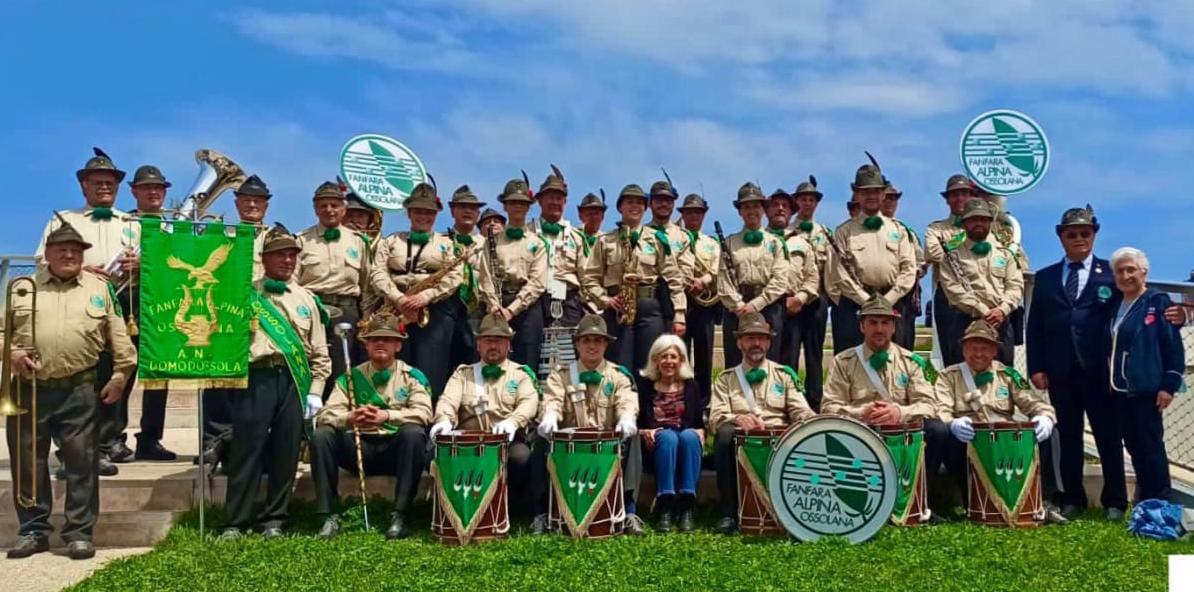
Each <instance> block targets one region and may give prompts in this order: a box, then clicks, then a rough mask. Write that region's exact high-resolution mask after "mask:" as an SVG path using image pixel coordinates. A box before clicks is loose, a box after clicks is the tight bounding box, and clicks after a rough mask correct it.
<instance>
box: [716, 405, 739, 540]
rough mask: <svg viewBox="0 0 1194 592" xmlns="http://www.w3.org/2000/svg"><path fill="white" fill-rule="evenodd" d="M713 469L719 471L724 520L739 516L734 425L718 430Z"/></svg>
mask: <svg viewBox="0 0 1194 592" xmlns="http://www.w3.org/2000/svg"><path fill="white" fill-rule="evenodd" d="M713 468H714V469H716V471H717V508H718V510H720V511H721V516H722V517H723V518H735V517H737V516H738V459H737V458H735V455H734V424H732V423H727V424H724V425H722V426H721V427H719V428H717V434H716V435H715V436H714V438H713Z"/></svg>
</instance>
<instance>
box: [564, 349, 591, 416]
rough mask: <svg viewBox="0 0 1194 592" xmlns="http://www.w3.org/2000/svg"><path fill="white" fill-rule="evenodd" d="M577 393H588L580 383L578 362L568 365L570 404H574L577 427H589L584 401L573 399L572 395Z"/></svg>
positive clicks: (573, 409)
mask: <svg viewBox="0 0 1194 592" xmlns="http://www.w3.org/2000/svg"><path fill="white" fill-rule="evenodd" d="M576 392H582V393H584V392H586V388H585V385H584V384H582V383H581V382H580V368H579V367H578V366H577V362H571V363H569V364H568V402H570V403H572V411H573V413H575V414H576V425H579V426H583V425H588V421H589V418H588V413H587V412H586V410H585V402H584V400H580V401H575V400H573V399H572V394H573V393H576Z"/></svg>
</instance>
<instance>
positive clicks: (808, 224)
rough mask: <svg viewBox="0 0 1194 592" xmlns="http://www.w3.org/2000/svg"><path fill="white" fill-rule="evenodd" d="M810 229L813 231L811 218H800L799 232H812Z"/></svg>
mask: <svg viewBox="0 0 1194 592" xmlns="http://www.w3.org/2000/svg"><path fill="white" fill-rule="evenodd" d="M812 231H813V221H812V220H801V221H800V232H812Z"/></svg>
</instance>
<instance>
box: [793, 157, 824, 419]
mask: <svg viewBox="0 0 1194 592" xmlns="http://www.w3.org/2000/svg"><path fill="white" fill-rule="evenodd" d="M792 197H793V199H794V200H795V201H796V215H795V216H794V217H793V220H792V231H794V232H796V233H797V234H799V235H800V236H801V237H803V238H804V239H805V240H806V241H808V243H809V244H810V245H812V247H813V253H814V255H815V256H814V263H815V264H816V266H817V271H816V275H817V282H818V283H817V291H816V293H815V294H811V295H809V294H807V293H806V295H807V296H808V297H807V298H805V299H804V302H803V304H802V305H801V306H800V310H799V312H797V313H796V314H794V315H792V316H790V317H788V318H786V319H784V330H785V331H786V330H787V328H788V326H789V325H791V327H792V337H791V342H790V343H791V346H792V348H793V350H794V351H793V352H792V360H793V361H795V360H796V359H798V358H800V357H801V350H803V353H804V356H803V358H804V389H805V390H804V396H805V398H807V399H808V404H809V406H810V407H812V408H813V409H814V410H817V409H820V408H821V390H822V383H823V382H824V381H823V379H822V376H821V372H820V371H819V369H820V368H821V363H822V359H823V357H824V355H825V331H826V329H827V328H828V325H827V324H826V321H827V320H828V318H827V317H828V315H829V297H828V295H826V293H825V271H826V268H827V267H828V263H829V236H830V230H829V227H827V226H825V225H824V224H821V223H820V222H817V221H816V220H815V219H814V218H815V216H816V213H817V207H818V206H819V205H821V199H822V198H823V197H824V194H822V193H821V191H820V190H819V189H817V178H816V177H814V176H812V175H809V176H808V181H804V182H802V183H800V184H799V185H797V186H796V191H794V192H793V193H792ZM792 367H793V368H796V365H795V364H793V365H792Z"/></svg>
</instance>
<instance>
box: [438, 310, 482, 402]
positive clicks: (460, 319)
mask: <svg viewBox="0 0 1194 592" xmlns="http://www.w3.org/2000/svg"><path fill="white" fill-rule="evenodd" d="M447 300H448V301H450V302H449V305H448V308H450V309H451V311H450V312H449V316H450V317H451V319H452V347H451V352H452V354H451V355H452V360H451V364H450V365H451V368H453V369H455V368H456V367H457V366H459V365H461V364H472V363H474V362H476V361H477V360H479V359H480V356H478V355H477V336H476V333H474V332H473V326H472V325H470V324H469V311H468V307H467V306H465V304H464V302H461V301H460V298H458V297H456V296H449V297H448V299H447ZM445 384H446V383H445Z"/></svg>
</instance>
